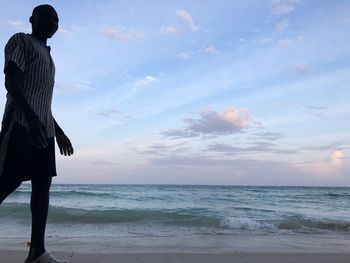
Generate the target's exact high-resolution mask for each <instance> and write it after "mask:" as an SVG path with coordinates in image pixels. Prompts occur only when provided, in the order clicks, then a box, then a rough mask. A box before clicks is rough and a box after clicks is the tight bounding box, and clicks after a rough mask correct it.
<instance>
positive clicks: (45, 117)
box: [3, 33, 55, 138]
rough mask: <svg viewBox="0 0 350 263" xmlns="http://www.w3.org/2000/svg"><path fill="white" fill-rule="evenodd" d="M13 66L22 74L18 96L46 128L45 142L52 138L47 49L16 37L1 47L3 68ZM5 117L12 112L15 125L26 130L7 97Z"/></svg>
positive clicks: (50, 65)
mask: <svg viewBox="0 0 350 263" xmlns="http://www.w3.org/2000/svg"><path fill="white" fill-rule="evenodd" d="M10 61H11V62H13V63H15V64H16V65H17V67H18V68H19V69H20V70H21V71H22V72H23V85H22V86H21V89H22V93H23V95H24V97H25V98H26V99H27V101H28V103H29V105H30V106H31V107H32V109H33V111H34V113H35V114H36V115H37V116H38V118H39V120H40V121H41V122H42V123H43V125H44V127H45V128H46V136H47V137H48V138H51V137H54V136H55V125H54V119H53V116H52V112H51V102H52V94H53V87H54V79H55V65H54V63H53V60H52V58H51V55H50V47H49V46H46V45H45V43H44V42H42V41H40V40H39V39H37V38H36V37H35V36H33V35H31V34H25V33H17V34H15V35H13V36H12V37H11V38H10V40H9V41H8V42H7V44H6V46H5V67H4V72H6V68H7V66H8V64H9V62H10ZM6 97H7V101H6V106H5V112H4V116H3V120H4V118H5V116H6V115H7V114H8V113H9V112H10V111H12V113H13V118H15V119H14V121H15V122H17V123H19V124H21V125H23V126H25V127H27V126H28V124H27V121H26V119H25V116H24V113H23V112H22V110H21V109H20V108H19V106H18V105H16V102H15V101H14V100H13V98H12V97H11V95H10V94H9V93H7V95H6Z"/></svg>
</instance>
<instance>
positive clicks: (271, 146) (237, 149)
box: [207, 142, 297, 155]
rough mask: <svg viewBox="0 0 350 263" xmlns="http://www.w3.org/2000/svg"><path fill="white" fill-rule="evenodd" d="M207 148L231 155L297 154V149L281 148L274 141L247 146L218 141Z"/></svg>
mask: <svg viewBox="0 0 350 263" xmlns="http://www.w3.org/2000/svg"><path fill="white" fill-rule="evenodd" d="M207 150H208V151H211V152H221V153H225V154H229V155H238V154H251V153H276V154H295V153H296V152H297V150H295V149H281V148H280V147H279V145H278V144H276V143H272V142H255V143H253V144H249V145H246V146H232V145H229V144H224V143H218V144H212V145H209V147H208V149H207Z"/></svg>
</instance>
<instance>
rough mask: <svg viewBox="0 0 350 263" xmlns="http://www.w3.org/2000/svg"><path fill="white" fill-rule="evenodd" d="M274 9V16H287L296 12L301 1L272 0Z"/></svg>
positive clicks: (272, 11)
mask: <svg viewBox="0 0 350 263" xmlns="http://www.w3.org/2000/svg"><path fill="white" fill-rule="evenodd" d="M271 2H272V4H273V8H272V10H271V13H272V14H273V15H278V16H280V15H286V14H289V13H291V12H293V11H294V10H295V6H296V4H297V3H299V2H300V1H299V0H272V1H271Z"/></svg>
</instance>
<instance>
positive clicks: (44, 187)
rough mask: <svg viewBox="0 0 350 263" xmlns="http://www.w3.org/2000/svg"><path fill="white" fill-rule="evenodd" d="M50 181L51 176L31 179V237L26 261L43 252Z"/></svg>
mask: <svg viewBox="0 0 350 263" xmlns="http://www.w3.org/2000/svg"><path fill="white" fill-rule="evenodd" d="M51 181H52V178H51V177H48V178H38V179H32V195H31V199H30V209H31V212H32V237H31V244H30V250H29V255H28V258H27V261H28V260H29V261H30V260H34V259H37V258H38V257H39V256H40V255H41V254H42V253H44V252H45V228H46V220H47V214H48V210H49V191H50V186H51Z"/></svg>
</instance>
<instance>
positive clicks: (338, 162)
mask: <svg viewBox="0 0 350 263" xmlns="http://www.w3.org/2000/svg"><path fill="white" fill-rule="evenodd" d="M343 161H344V154H343V151H341V150H335V151H333V153H332V155H331V164H332V165H333V166H336V167H341V166H342V165H343Z"/></svg>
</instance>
